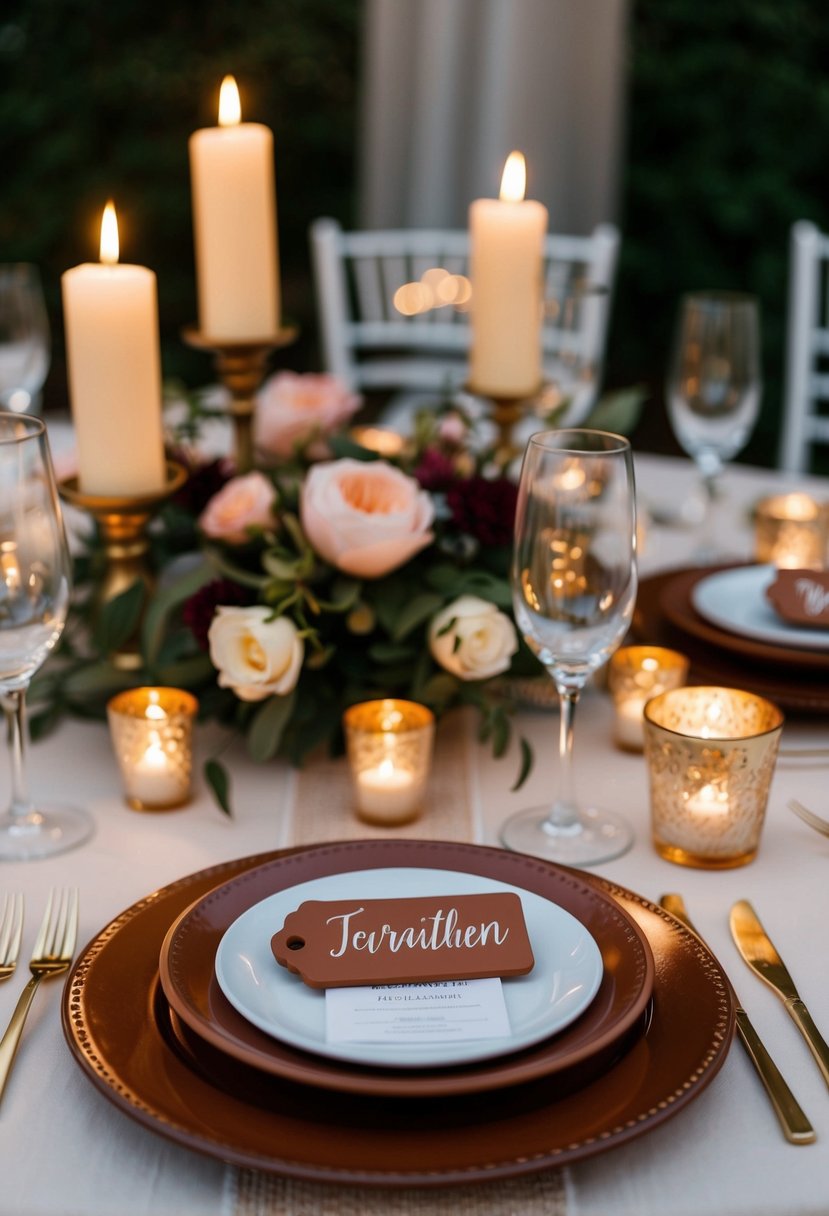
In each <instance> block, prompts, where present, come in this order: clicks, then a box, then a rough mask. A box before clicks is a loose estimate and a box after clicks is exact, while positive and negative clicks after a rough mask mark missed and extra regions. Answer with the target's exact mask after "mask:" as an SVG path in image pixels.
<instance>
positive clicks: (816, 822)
mask: <svg viewBox="0 0 829 1216" xmlns="http://www.w3.org/2000/svg"><path fill="white" fill-rule="evenodd" d="M786 806H787V807H788V808H789V810H790V811H794V813H795V815H797V817H798V819H802V820H803V822H804V823H808V825H809V827H810V828H814V829H815V831H816V832H820V833H821V834H822V835H823V836H829V822H827V821H826V820H825V819H821V817H820V815H816V814H815V812H814V811H810V810H809V808H808V807H805V806H804V805H803V803H802V802H798V801H797V799H796V798H790V799H789V801H788V802H787V803H786Z"/></svg>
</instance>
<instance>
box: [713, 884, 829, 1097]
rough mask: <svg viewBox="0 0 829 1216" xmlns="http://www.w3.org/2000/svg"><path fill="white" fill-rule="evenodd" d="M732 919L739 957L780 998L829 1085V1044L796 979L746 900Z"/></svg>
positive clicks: (733, 912) (732, 933)
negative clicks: (808, 1007)
mask: <svg viewBox="0 0 829 1216" xmlns="http://www.w3.org/2000/svg"><path fill="white" fill-rule="evenodd" d="M730 920H731V936H732V937H733V938H734V941H735V942H736V944H737V949H738V950H739V951H740V954H742V956H743V958H744V959H745V961H746V962H747V963H748V965H749V967H751V969H752V971H754V972H755V974H757V975H759V977H760V979H761V980H763V981H764V983H766V984H768V985H769V987H770V988H771V989H773V991H774V992H776V993H777V995H778V996H779V997H780V998H781V1000H782V1001H783V1004H784V1005H785V1007H786V1009H787V1010H788V1012H789V1014H790V1015H791V1017H792V1018H793V1020H794V1022H795V1025H796V1026H797V1028H798V1030H799V1031H800V1033H801V1034H802V1035H803V1037H804V1039H805V1040H806V1042H807V1043H808V1045H809V1050H810V1051H811V1053H812V1055H813V1056H814V1057H815V1060H816V1062H817V1066H818V1068H819V1069H820V1071H821V1072H822V1074H823V1078H824V1080H825V1081H826V1083H827V1084H829V1045H827V1043H826V1042H825V1040H824V1038H823V1036H822V1035H821V1033H820V1031H819V1030H818V1028H817V1026H815V1024H814V1022H813V1021H812V1016H811V1014H810V1013H809V1010H808V1009H807V1008H806V1006H805V1005H804V1004H803V1001H802V1000H801V999H800V994H799V993H798V991H797V989H796V988H795V986H794V980H793V979H792V977H791V976H790V975H789V973H788V971H787V970H786V967H785V964H784V963H783V960H782V959H781V957H780V955H779V954H778V953H777V951H776V950H775V948H774V946H773V945H772V943H771V940H770V938H769V936H768V934H767V933H766V931H765V929H764V928H763V926H762V925H761V924H760V921H759V920H758V918H757V913H756V912H755V911H754V909H753V908H752V906H751V904H750V903H749V902H748V900H747V899H741V900H739V901H738V902H737V903H736V904H735V905H734V907H733V908H732V909H731V918H730Z"/></svg>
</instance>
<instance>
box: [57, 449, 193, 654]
mask: <svg viewBox="0 0 829 1216" xmlns="http://www.w3.org/2000/svg"><path fill="white" fill-rule="evenodd" d="M186 480H187V470H186V469H185V467H184V465H181V464H179V463H178V462H177V461H175V460H168V461H167V464H166V481H165V484H164V486H163V487H162V488H161V489H160V490H155V491H152V492H148V493H146V494H138V495H131V496H129V497H128V496H120V495H110V494H85V493H84V491H83V490H81V489H80V487H79V485H78V478H77V477H67V478H65V479H64V480H63V481H61V482H60V483H59V485H58V492H59V494H60V496H61V498H62V499H63V501H64V502H66V503H69V505H70V506H73V507H78V508H79V509H80V510H82V511H86V512H87V513H88V514H89V515H91V516H92V517H93V518H94V520H95V522H96V523H97V525H98V529H99V531H100V535H101V540H102V543H103V547H104V556H105V560H106V566H105V569H104V573H103V576H102V578H101V579H99V581H98V582H97V584H96V586H95V592H94V603H93V612H94V613H96V614H97V613H100V611H101V609H102V608H103V606H104V605H105V604H107V603H108V602H109V601H110V600H112V599H114V598H115V597H116V596H117V595H120V594H121V593H122V592H123V591H126V590H127V588H128V587H131V586H132V585H133V583H135V582H136V581H137V580H138V579H140V580H141V581H142V582H143V583H144V584H145V586H146V587H147V588H148V590H150V591H152V589H153V587H154V585H155V578H154V575H153V572H152V570H151V569H150V565H149V561H148V555H149V549H150V541H149V537H148V536H147V526H148V524H149V522H150V520H151V519H152V517H153V515H154V514H155V512H156V511H157V510H158V509H159V507H160V506H161V504H162V503H164V502H166V501H167V499H168V498H171V497H172V495H173V494H175V493H176V491H177V490H180V489H181V487H182V486H183V485H184V483H185V481H186ZM111 658H112V662H113V663H114V664H115V666H116V667H118V668H119V669H120V670H121V671H136V670H138V668H140V667H141V653H140V649H139V646H138V641H137V639H130V641H129V642H127V643H125V644H124V646H122V647H121V648H120V649H119V650H117V651H115V653H114V654H113V655H112V656H111Z"/></svg>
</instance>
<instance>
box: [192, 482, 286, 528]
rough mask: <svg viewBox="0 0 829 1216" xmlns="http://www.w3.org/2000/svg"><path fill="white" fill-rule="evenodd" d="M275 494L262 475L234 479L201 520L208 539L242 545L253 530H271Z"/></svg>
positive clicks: (269, 483)
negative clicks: (250, 530) (251, 529)
mask: <svg viewBox="0 0 829 1216" xmlns="http://www.w3.org/2000/svg"><path fill="white" fill-rule="evenodd" d="M275 502H276V490H275V489H274V488H273V485H272V484H271V482H270V481H268V479H267V477H265V476H264V475H263V474H262V473H246V474H245V475H244V476H243V477H232V478H231V480H230V481H229V482H228V483H227V485H225V486H223V487H222V489H221V490H219V492H218V494H214V495H213V497H212V498H211V499H210V501H209V502H208V504H207V506H206V507H205V508H204V510H203V511H202V513H201V515H200V516H199V527H200V528H201V530H202V532H204V534H205V535H206V536H210V537H212V538H213V539H214V540H224V541H227V542H228V544H231V545H242V544H244V543H245V541H248V540H250V532H249V529H250V528H271V527H273V525H274V514H273V508H274V504H275Z"/></svg>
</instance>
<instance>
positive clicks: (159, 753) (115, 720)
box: [107, 688, 198, 811]
mask: <svg viewBox="0 0 829 1216" xmlns="http://www.w3.org/2000/svg"><path fill="white" fill-rule="evenodd" d="M197 709H198V702H197V701H196V698H195V697H193V696H191V695H190V693H189V692H184V691H182V690H181V689H178V688H132V689H129V690H128V691H126V692H122V693H119V694H118V695H117V696H115V697H113V698H112V700H111V701H110V702H109V704H108V706H107V716H108V718H109V725H110V731H111V734H112V742H113V746H114V748H115V755H116V758H117V760H118V766H119V768H120V770H121V777H122V780H123V782H124V791H125V795H126V801H127V805H128V806H131V807H133V808H134V809H135V810H142V811H144V810H147V811H149V810H154V811H161V810H172V809H173V808H174V807H179V806H184V804H185V803H186V802H187V801H189V798H190V770H191V767H192V725H193V718H194V717H195V714H196V711H197Z"/></svg>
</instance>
